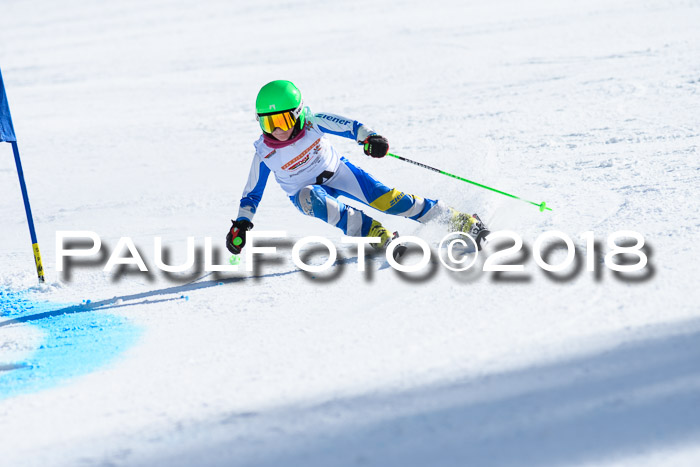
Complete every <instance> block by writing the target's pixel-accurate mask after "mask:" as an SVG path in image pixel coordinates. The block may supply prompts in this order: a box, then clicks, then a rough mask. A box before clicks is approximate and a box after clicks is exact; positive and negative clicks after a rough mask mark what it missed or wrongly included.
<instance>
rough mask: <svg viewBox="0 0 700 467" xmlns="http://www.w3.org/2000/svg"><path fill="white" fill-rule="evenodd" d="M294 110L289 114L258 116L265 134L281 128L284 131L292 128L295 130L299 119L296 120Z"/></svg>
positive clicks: (288, 112) (289, 111)
mask: <svg viewBox="0 0 700 467" xmlns="http://www.w3.org/2000/svg"><path fill="white" fill-rule="evenodd" d="M292 112H293V111H292V110H288V111H287V112H280V113H278V114H272V115H258V122H260V128H262V131H264V132H265V133H272V131H273V130H274V129H275V128H279V129H280V130H282V131H287V130H289V129H290V128H294V125H295V124H296V123H297V119H296V118H294V114H293V113H292Z"/></svg>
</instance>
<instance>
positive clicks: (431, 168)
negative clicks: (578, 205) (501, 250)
mask: <svg viewBox="0 0 700 467" xmlns="http://www.w3.org/2000/svg"><path fill="white" fill-rule="evenodd" d="M387 156H391V157H395V158H396V159H399V160H402V161H404V162H409V163H411V164H413V165H417V166H419V167H423V168H424V169H428V170H432V171H433V172H437V173H441V174H443V175H447V176H448V177H452V178H456V179H457V180H461V181H463V182H467V183H471V184H472V185H476V186H478V187H481V188H486V189H487V190H491V191H495V192H496V193H500V194H502V195H504V196H508V197H510V198H513V199H519V200H520V201H524V202H526V203H530V204H532V205H534V206H537V207H538V208H540V212H542V211H544V210H545V209H546V210H547V211H551V210H552V208H550V207H547V204H546V203H545V202H544V201H542V202H541V203H535V202H534V201H529V200H526V199H523V198H520V197H518V196H515V195H511V194H510V193H506V192H505V191H501V190H497V189H495V188H491V187H490V186H486V185H482V184H481V183H477V182H474V181H471V180H467V179H466V178H463V177H459V176H457V175H453V174H451V173H449V172H445V171H444V170H440V169H436V168H435V167H430V166H429V165H425V164H423V163H420V162H416V161H412V160H411V159H406V158H405V157H402V156H397V155H396V154H392V153H387Z"/></svg>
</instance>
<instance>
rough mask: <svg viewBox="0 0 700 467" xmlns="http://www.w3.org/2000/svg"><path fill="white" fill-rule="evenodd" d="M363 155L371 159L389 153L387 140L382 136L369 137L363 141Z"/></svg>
mask: <svg viewBox="0 0 700 467" xmlns="http://www.w3.org/2000/svg"><path fill="white" fill-rule="evenodd" d="M363 143H364V144H365V154H367V155H368V156H372V157H384V156H386V154H387V153H388V152H389V140H387V139H386V138H385V137H383V136H379V135H371V136H368V137H367V139H366V140H364V141H363Z"/></svg>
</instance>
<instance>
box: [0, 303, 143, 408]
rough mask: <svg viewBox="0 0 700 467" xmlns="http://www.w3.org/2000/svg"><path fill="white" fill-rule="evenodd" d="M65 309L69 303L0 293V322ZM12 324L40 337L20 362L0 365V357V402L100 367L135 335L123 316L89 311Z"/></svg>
mask: <svg viewBox="0 0 700 467" xmlns="http://www.w3.org/2000/svg"><path fill="white" fill-rule="evenodd" d="M87 303H90V301H89V300H88V301H87ZM78 306H80V305H78ZM83 306H85V305H83ZM67 307H71V305H66V304H59V303H50V302H35V301H32V300H30V299H28V298H26V294H24V293H22V292H19V293H17V292H7V291H3V290H0V323H2V322H4V321H5V319H16V318H26V317H27V316H30V315H37V314H39V313H47V312H52V311H56V310H61V309H63V308H67ZM2 318H5V319H2ZM12 326H34V327H36V328H37V329H39V330H40V331H41V332H42V333H43V339H42V340H41V342H40V344H39V345H38V348H36V349H34V351H33V352H32V353H31V354H29V355H27V356H26V357H24V360H23V361H21V362H9V361H4V360H3V358H2V354H1V353H0V400H2V399H6V398H8V397H13V396H17V395H20V394H26V393H30V392H36V391H41V390H44V389H48V388H51V387H54V386H56V385H58V384H61V383H62V382H65V381H66V380H69V379H71V378H75V377H77V376H81V375H85V374H88V373H91V372H93V371H95V370H97V369H99V368H101V367H104V366H105V365H107V364H109V363H110V362H112V361H114V360H115V359H116V358H117V357H118V356H119V355H120V354H121V353H122V352H124V351H125V350H126V349H128V348H129V347H131V346H132V345H133V344H135V343H136V341H137V339H138V337H139V335H140V333H141V329H140V328H138V327H137V326H134V325H133V324H131V323H129V321H128V320H127V319H126V318H123V317H121V316H117V315H112V314H108V313H105V312H103V311H99V309H90V308H89V307H88V308H86V310H85V311H84V312H83V311H80V312H78V313H75V312H73V313H68V314H57V315H51V316H46V317H43V318H41V319H37V320H31V321H26V322H23V323H17V324H13V325H12ZM2 333H3V329H2V328H0V334H2Z"/></svg>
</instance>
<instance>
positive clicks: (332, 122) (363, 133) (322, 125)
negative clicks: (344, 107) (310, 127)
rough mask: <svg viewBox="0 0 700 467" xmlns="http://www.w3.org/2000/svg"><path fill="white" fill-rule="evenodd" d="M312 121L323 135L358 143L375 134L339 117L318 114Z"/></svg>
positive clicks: (367, 128) (354, 122)
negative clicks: (326, 134) (352, 140)
mask: <svg viewBox="0 0 700 467" xmlns="http://www.w3.org/2000/svg"><path fill="white" fill-rule="evenodd" d="M312 121H313V123H314V124H316V126H317V127H318V129H319V130H321V131H322V132H323V133H328V134H330V135H336V136H342V137H343V138H348V139H354V140H355V141H356V142H358V143H361V142H362V141H364V140H365V139H367V137H368V136H369V135H373V134H375V132H374V131H373V130H372V129H371V128H369V127H368V126H367V125H363V124H362V123H360V122H358V121H357V120H351V119H349V118H346V117H341V116H340V115H334V114H329V113H318V114H315V115H313V117H312Z"/></svg>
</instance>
